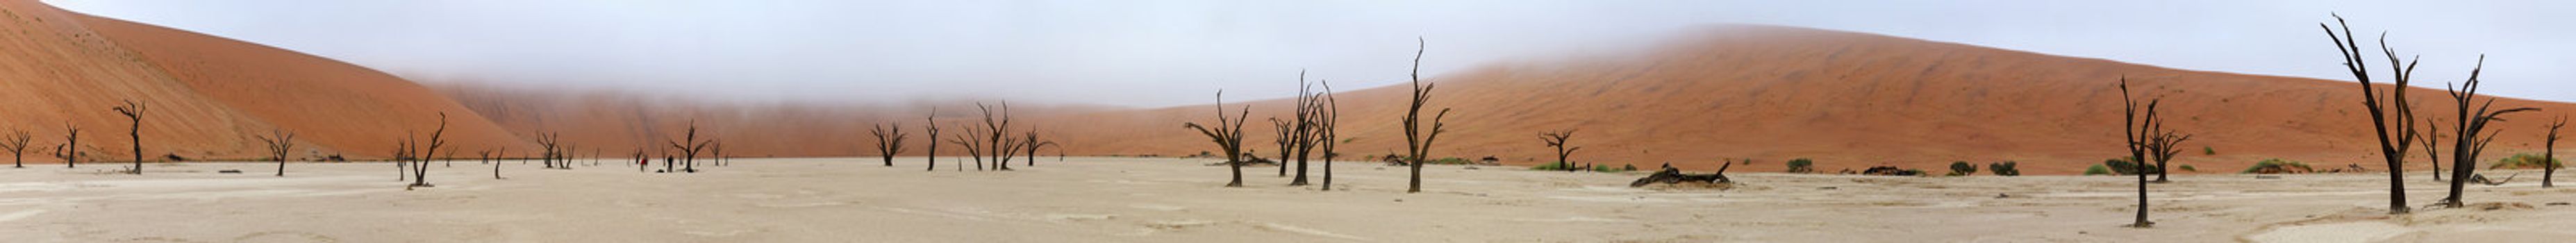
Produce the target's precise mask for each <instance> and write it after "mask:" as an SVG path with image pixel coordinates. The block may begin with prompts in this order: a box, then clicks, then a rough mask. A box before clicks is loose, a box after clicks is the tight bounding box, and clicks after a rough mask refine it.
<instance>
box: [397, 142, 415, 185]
mask: <svg viewBox="0 0 2576 243" xmlns="http://www.w3.org/2000/svg"><path fill="white" fill-rule="evenodd" d="M418 136H420V135H417V134H413V133H412V132H403V138H402V139H395V140H394V153H393V157H394V158H393V162H394V181H396V182H400V181H407V180H411V140H412V139H414V138H417V137H418Z"/></svg>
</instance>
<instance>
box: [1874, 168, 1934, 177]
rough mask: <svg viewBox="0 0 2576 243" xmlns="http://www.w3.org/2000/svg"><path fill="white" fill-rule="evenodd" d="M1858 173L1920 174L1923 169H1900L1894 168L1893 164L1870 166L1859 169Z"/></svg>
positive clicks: (1879, 174) (1881, 174) (1883, 174)
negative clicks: (1866, 168) (1865, 168)
mask: <svg viewBox="0 0 2576 243" xmlns="http://www.w3.org/2000/svg"><path fill="white" fill-rule="evenodd" d="M1860 174H1862V175H1875V176H1922V175H1923V171H1922V170H1908V169H1901V168H1896V167H1895V166H1872V167H1869V170H1865V171H1861V172H1860Z"/></svg>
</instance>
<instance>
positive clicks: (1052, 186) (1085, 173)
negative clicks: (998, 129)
mask: <svg viewBox="0 0 2576 243" xmlns="http://www.w3.org/2000/svg"><path fill="white" fill-rule="evenodd" d="M898 162H899V163H897V165H898V166H896V167H880V166H878V165H877V162H875V161H865V160H863V159H744V160H741V161H740V162H739V164H737V165H733V166H726V167H713V168H710V169H709V170H708V172H704V173H697V174H650V173H640V172H637V171H636V170H634V167H631V166H630V167H617V166H606V167H583V168H579V169H574V170H540V169H536V167H537V166H536V165H533V164H522V162H504V163H503V165H502V167H503V168H502V169H503V171H502V174H503V176H506V177H508V179H498V180H496V179H493V178H492V177H491V174H490V173H491V167H490V166H489V165H483V164H477V163H476V162H473V161H459V162H458V163H456V164H455V165H454V167H438V168H434V169H433V172H432V173H431V175H430V181H431V182H432V183H434V184H438V187H435V188H423V189H419V190H412V191H405V190H404V189H403V187H402V186H401V185H402V184H403V183H400V182H395V181H394V178H387V175H392V173H393V168H392V167H393V166H391V165H390V164H387V163H349V164H291V165H290V168H289V169H288V176H287V177H273V176H270V175H269V173H271V172H273V171H274V166H275V165H274V164H258V163H189V164H155V165H154V166H153V167H151V168H150V170H148V173H147V174H145V175H140V176H136V175H119V174H106V173H104V172H103V171H98V170H99V169H90V168H83V169H64V168H59V167H50V166H45V167H31V168H23V169H0V236H5V237H6V238H8V240H7V241H10V242H108V241H183V242H1534V241H1536V242H1618V241H1643V242H1744V241H1757V242H1969V241H1974V242H2096V241H2110V242H2123V241H2126V242H2223V241H2254V242H2365V241H2390V242H2421V241H2430V239H2443V240H2445V241H2452V240H2466V239H2496V240H2499V241H2481V242H2538V241H2549V240H2551V239H2569V237H2576V232H2570V231H2566V230H2564V229H2553V228H2544V227H2563V226H2566V225H2576V207H2571V206H2563V205H2548V204H2549V203H2564V202H2571V201H2576V189H2570V188H2552V189H2542V188H2539V187H2538V186H2537V184H2536V183H2537V181H2536V180H2532V179H2535V178H2534V177H2533V176H2531V175H2530V174H2526V175H2525V176H2523V177H2522V179H2519V180H2516V181H2515V183H2513V184H2508V185H2504V186H2477V187H2475V188H2474V189H2473V190H2472V193H2471V194H2470V198H2471V199H2472V200H2471V201H2472V202H2483V203H2504V204H2516V205H2529V206H2530V207H2531V208H2514V207H2507V208H2505V209H2497V210H2485V209H2435V210H2427V211H2423V212H2419V213H2417V214H2414V215H2407V216H2396V217H2390V216H2386V215H2384V214H2382V213H2381V209H2379V208H2376V207H2377V205H2383V204H2385V201H2384V200H2385V196H2384V194H2382V192H2381V191H2380V190H2376V189H2374V188H2380V187H2384V186H2385V184H2382V183H2384V182H2383V180H2384V178H2385V175H2364V174H2350V175H2286V176H2282V178H2280V179H2256V178H2254V177H2252V176H2241V175H2194V176H2182V177H2177V178H2174V179H2175V182H2173V183H2170V184H2159V185H2156V186H2155V189H2154V193H2153V196H2154V197H2155V198H2156V199H2155V200H2154V203H2155V205H2156V206H2155V207H2154V213H2155V214H2154V218H2155V219H2156V221H2158V222H2159V223H2160V224H2159V225H2158V227H2157V228H2153V229H2133V228H2124V227H2120V225H2121V224H2124V223H2127V222H2128V220H2129V217H2130V212H2131V211H2129V210H2130V205H2132V203H2133V202H2134V201H2131V200H2133V199H2132V197H2131V196H2132V195H2134V194H2131V193H2132V191H2130V188H2133V187H2131V186H2133V185H2134V184H2130V183H2129V182H2128V180H2130V179H2131V178H2129V177H2076V176H2024V177H2009V178H2008V177H1991V176H1979V177H1963V178H1962V177H1952V178H1932V177H1925V178H1914V177H1906V178H1895V177H1860V176H1839V175H1790V174H1767V173H1739V174H1738V175H1735V177H1737V178H1739V180H1742V181H1745V183H1744V184H1742V185H1741V186H1739V187H1737V188H1735V189H1732V190H1725V191H1717V190H1710V189H1673V188H1662V189H1657V188H1646V189H1639V188H1629V187H1626V186H1625V184H1626V183H1627V182H1628V180H1630V179H1633V178H1634V177H1635V175H1633V174H1616V173H1567V172H1548V171H1528V170H1522V169H1514V168H1508V167H1478V168H1475V169H1469V167H1460V166H1436V167H1431V168H1427V169H1425V174H1426V175H1427V176H1428V177H1430V178H1431V179H1429V180H1427V181H1426V182H1425V188H1426V191H1425V192H1423V193H1417V194H1406V193H1402V190H1403V187H1402V186H1403V179H1404V177H1403V176H1402V175H1403V174H1402V173H1401V172H1402V171H1403V170H1401V168H1396V167H1380V166H1376V165H1373V164H1369V163H1349V164H1343V165H1341V166H1339V167H1340V168H1338V169H1340V171H1339V172H1341V173H1340V174H1339V176H1337V177H1336V178H1335V179H1336V180H1337V181H1336V182H1335V183H1336V188H1335V189H1336V190H1335V191H1317V190H1315V187H1312V186H1303V187H1289V186H1282V185H1283V184H1286V182H1287V179H1286V178H1280V177H1276V176H1275V175H1274V174H1271V173H1275V172H1271V171H1267V170H1251V169H1247V170H1246V171H1247V174H1248V176H1247V178H1246V180H1247V184H1249V185H1250V186H1248V187H1245V188H1223V187H1218V185H1221V184H1223V183H1224V180H1225V179H1226V178H1225V169H1224V168H1223V167H1211V166H1201V165H1199V164H1201V163H1206V162H1209V161H1203V160H1181V159H1133V158H1071V159H1069V160H1068V161H1067V162H1057V161H1054V159H1053V158H1048V159H1046V160H1043V161H1041V162H1040V164H1038V165H1036V166H1033V167H1026V166H1024V167H1021V168H1022V170H1019V171H1011V172H976V171H973V170H972V169H971V168H970V169H967V171H964V172H959V171H955V170H953V168H951V167H945V166H943V167H941V168H938V171H932V172H924V171H922V169H923V167H922V164H921V161H920V159H919V158H904V159H901V160H900V161H898ZM944 162H946V161H943V163H944ZM227 169H238V170H242V171H244V172H245V174H220V173H216V171H218V170H227ZM1264 169H1266V168H1264ZM1263 172H1271V173H1263ZM2507 173H2510V172H2507ZM2415 176H2422V175H2421V174H2418V175H2415ZM1318 180H1320V178H1318ZM2410 182H2413V183H2410V185H2409V186H2410V188H2416V189H2418V190H2412V191H2410V192H2409V194H2410V195H2415V197H2417V198H2418V199H2417V200H2416V202H2417V204H2423V203H2428V202H2430V201H2431V200H2430V199H2432V198H2437V197H2438V196H2436V194H2438V193H2440V190H2435V188H2436V187H2435V186H2436V183H2435V182H2433V181H2432V180H2429V179H2424V178H2417V179H2410ZM1999 196H2001V197H1999Z"/></svg>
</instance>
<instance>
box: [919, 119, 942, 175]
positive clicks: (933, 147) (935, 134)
mask: <svg viewBox="0 0 2576 243" xmlns="http://www.w3.org/2000/svg"><path fill="white" fill-rule="evenodd" d="M922 120H924V121H925V122H924V123H922V124H923V125H922V126H921V127H922V128H923V129H928V130H929V131H927V132H928V134H926V135H930V142H929V144H930V151H928V152H924V153H922V155H921V157H922V158H923V159H928V160H929V162H928V164H929V165H930V166H929V168H927V169H922V171H937V170H939V107H936V106H934V107H930V116H929V117H927V118H922Z"/></svg>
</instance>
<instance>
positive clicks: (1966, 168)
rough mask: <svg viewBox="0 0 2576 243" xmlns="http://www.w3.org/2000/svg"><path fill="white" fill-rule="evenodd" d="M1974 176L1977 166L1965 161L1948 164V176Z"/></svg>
mask: <svg viewBox="0 0 2576 243" xmlns="http://www.w3.org/2000/svg"><path fill="white" fill-rule="evenodd" d="M1975 174H1977V165H1971V164H1968V162H1967V161H1955V162H1950V176H1964V175H1975Z"/></svg>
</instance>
